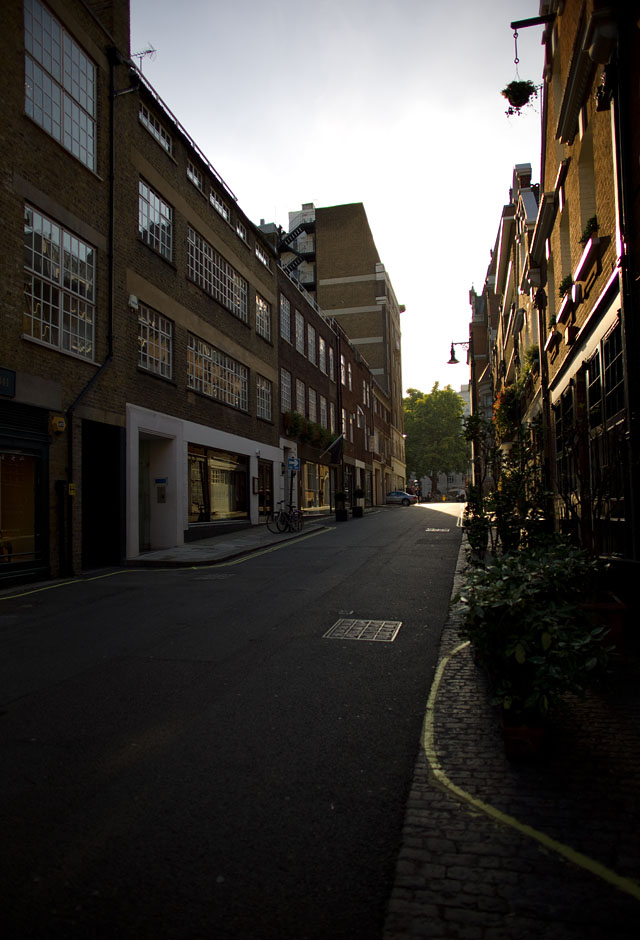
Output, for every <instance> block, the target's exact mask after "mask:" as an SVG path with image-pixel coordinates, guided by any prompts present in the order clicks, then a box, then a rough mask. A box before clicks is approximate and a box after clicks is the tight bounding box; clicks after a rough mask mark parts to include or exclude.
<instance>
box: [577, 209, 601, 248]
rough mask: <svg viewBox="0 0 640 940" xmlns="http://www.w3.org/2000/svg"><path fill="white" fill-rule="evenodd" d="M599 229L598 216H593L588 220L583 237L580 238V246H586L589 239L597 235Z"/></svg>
mask: <svg viewBox="0 0 640 940" xmlns="http://www.w3.org/2000/svg"><path fill="white" fill-rule="evenodd" d="M598 228H599V225H598V216H597V215H592V216H591V218H590V219H587V223H586V225H585V227H584V230H583V232H582V235H581V236H580V244H581V245H586V244H587V242H588V241H589V239H590V238H592V237H593V236H594V235H595V234H596V232H597V231H598Z"/></svg>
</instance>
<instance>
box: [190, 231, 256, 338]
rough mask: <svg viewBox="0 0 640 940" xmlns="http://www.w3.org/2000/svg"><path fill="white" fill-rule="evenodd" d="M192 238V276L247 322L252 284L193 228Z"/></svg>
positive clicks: (199, 285) (209, 292) (198, 283)
mask: <svg viewBox="0 0 640 940" xmlns="http://www.w3.org/2000/svg"><path fill="white" fill-rule="evenodd" d="M187 237H188V249H189V259H188V267H187V271H188V275H189V277H190V278H191V279H192V280H193V281H195V283H196V284H197V285H198V287H201V288H202V289H203V290H204V291H206V292H207V294H211V296H212V297H215V298H216V300H219V301H220V303H221V304H223V305H224V306H225V307H227V308H228V309H229V310H230V311H231V313H233V314H234V315H235V316H236V317H238V319H239V320H242V321H243V322H244V323H247V322H248V320H249V310H248V303H247V298H248V294H249V285H248V284H247V282H246V281H245V279H244V278H243V277H241V275H240V274H238V272H237V271H236V270H235V269H234V268H233V267H232V266H231V265H230V264H228V262H226V261H225V260H224V258H223V257H222V256H221V255H219V254H218V252H217V251H216V250H215V249H214V248H212V247H211V245H210V244H209V243H208V242H206V241H205V240H204V238H202V236H201V235H198V233H197V232H196V231H194V230H193V229H192V228H191V227H190V226H189V228H188V230H187Z"/></svg>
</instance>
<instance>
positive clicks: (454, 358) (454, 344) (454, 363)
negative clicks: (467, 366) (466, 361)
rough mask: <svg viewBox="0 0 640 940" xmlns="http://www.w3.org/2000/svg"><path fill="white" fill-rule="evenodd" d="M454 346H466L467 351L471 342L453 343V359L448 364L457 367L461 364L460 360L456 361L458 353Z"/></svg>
mask: <svg viewBox="0 0 640 940" xmlns="http://www.w3.org/2000/svg"><path fill="white" fill-rule="evenodd" d="M454 346H464V347H465V349H468V348H469V342H468V341H467V342H466V343H451V358H450V359H449V361H448V363H447V365H448V366H457V365H458V364H459V362H460V360H459V359H456V351H455V349H454V348H453V347H454Z"/></svg>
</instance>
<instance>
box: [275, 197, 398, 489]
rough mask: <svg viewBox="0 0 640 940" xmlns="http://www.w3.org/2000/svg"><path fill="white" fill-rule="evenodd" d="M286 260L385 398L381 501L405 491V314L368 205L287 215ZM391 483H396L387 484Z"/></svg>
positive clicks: (306, 208)
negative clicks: (386, 415) (386, 461)
mask: <svg viewBox="0 0 640 940" xmlns="http://www.w3.org/2000/svg"><path fill="white" fill-rule="evenodd" d="M280 249H281V252H282V258H283V265H284V266H285V268H286V269H288V270H289V271H290V272H291V273H292V275H293V276H294V277H295V278H296V279H298V280H299V281H300V283H301V284H302V285H303V286H304V287H305V288H306V289H307V290H308V291H309V292H310V293H311V294H312V295H313V296H314V297H315V299H316V300H317V302H318V304H319V305H320V307H321V308H322V309H323V310H324V311H325V313H327V315H329V316H331V317H333V318H334V319H335V320H336V321H337V323H339V325H340V327H341V328H342V330H343V331H344V333H345V334H346V335H347V336H348V337H349V340H350V341H351V343H352V344H353V346H354V347H355V348H356V349H357V350H358V352H359V353H360V354H361V356H362V357H363V359H364V360H365V361H366V363H367V364H368V367H369V369H370V371H371V374H372V375H373V377H374V379H375V381H376V383H377V385H378V386H379V388H380V390H381V393H382V395H383V396H386V398H387V405H388V412H389V416H390V421H389V423H388V426H387V428H386V429H385V430H388V432H389V435H390V436H389V440H388V441H387V442H386V443H385V445H384V447H383V450H384V451H385V452H386V453H387V454H388V459H389V464H388V465H385V470H384V472H383V471H382V470H381V465H380V464H379V461H378V467H377V477H376V479H377V481H378V482H377V483H376V484H375V487H374V489H375V491H376V492H375V499H376V502H382V501H383V500H384V495H385V492H387V489H386V488H385V487H387V486H388V489H401V488H404V486H405V483H406V468H405V461H404V438H403V436H402V435H403V418H402V357H401V348H400V343H401V330H400V312H401V310H402V309H403V308H402V307H401V306H400V305H399V304H398V302H397V299H396V296H395V293H394V291H393V287H392V284H391V281H390V279H389V276H388V274H387V272H386V270H385V268H384V265H383V264H382V263H381V261H380V256H379V253H378V250H377V248H376V245H375V242H374V239H373V235H372V232H371V229H370V227H369V222H368V220H367V216H366V212H365V209H364V206H363V205H362V203H353V204H350V205H342V206H331V207H326V208H316V207H315V206H314V205H313V204H312V203H306V204H304V205H303V206H302V209H301V210H300V211H297V212H290V213H289V232H288V233H286V234H285V235H284V236H283V238H282V239H281V242H280ZM389 481H390V485H389Z"/></svg>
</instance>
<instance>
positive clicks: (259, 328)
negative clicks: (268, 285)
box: [256, 294, 271, 342]
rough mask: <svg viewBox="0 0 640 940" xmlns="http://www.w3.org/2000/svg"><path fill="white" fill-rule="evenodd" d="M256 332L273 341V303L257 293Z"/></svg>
mask: <svg viewBox="0 0 640 940" xmlns="http://www.w3.org/2000/svg"><path fill="white" fill-rule="evenodd" d="M256 333H257V334H258V336H262V337H263V338H264V339H266V340H269V342H270V341H271V304H270V303H268V302H267V301H266V300H265V299H264V297H261V296H260V294H256Z"/></svg>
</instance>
